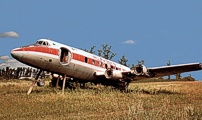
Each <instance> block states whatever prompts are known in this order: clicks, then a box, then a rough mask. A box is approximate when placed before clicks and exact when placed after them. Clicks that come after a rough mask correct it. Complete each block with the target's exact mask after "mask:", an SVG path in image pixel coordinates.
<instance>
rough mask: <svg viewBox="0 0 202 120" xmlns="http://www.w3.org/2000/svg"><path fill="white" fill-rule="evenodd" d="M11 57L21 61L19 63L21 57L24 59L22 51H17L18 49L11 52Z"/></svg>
mask: <svg viewBox="0 0 202 120" xmlns="http://www.w3.org/2000/svg"><path fill="white" fill-rule="evenodd" d="M11 56H12V57H13V58H15V59H16V60H19V61H20V59H21V57H22V53H20V51H16V49H13V50H12V51H11Z"/></svg>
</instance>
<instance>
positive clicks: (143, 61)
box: [136, 60, 146, 65]
mask: <svg viewBox="0 0 202 120" xmlns="http://www.w3.org/2000/svg"><path fill="white" fill-rule="evenodd" d="M136 61H137V62H138V65H143V64H145V63H146V61H145V60H141V61H139V60H136Z"/></svg>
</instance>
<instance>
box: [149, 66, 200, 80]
mask: <svg viewBox="0 0 202 120" xmlns="http://www.w3.org/2000/svg"><path fill="white" fill-rule="evenodd" d="M148 70H149V72H150V73H152V74H154V76H155V77H162V76H167V75H173V74H177V73H183V72H190V71H197V70H202V64H201V63H190V64H180V65H173V66H163V67H155V68H149V69H148Z"/></svg>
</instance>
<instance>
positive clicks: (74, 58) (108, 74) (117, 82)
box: [11, 39, 202, 94]
mask: <svg viewBox="0 0 202 120" xmlns="http://www.w3.org/2000/svg"><path fill="white" fill-rule="evenodd" d="M11 56H12V57H13V58H15V59H16V60H18V61H20V62H22V63H24V64H27V65H29V66H32V67H35V68H38V69H40V71H39V73H38V74H37V76H36V78H35V80H34V82H33V84H32V85H31V87H30V89H29V91H28V92H27V94H30V93H31V91H32V89H33V87H34V85H35V83H36V82H37V85H39V86H43V85H44V83H43V82H41V81H40V80H39V81H38V77H39V75H40V73H41V72H42V71H49V72H51V73H52V75H53V73H54V74H58V77H57V82H56V89H57V86H58V81H59V79H60V75H62V76H63V86H62V90H63V91H64V86H65V84H68V83H69V82H75V83H87V82H92V83H95V84H97V83H101V84H103V85H108V86H114V87H116V88H119V89H122V90H126V89H127V88H128V85H129V83H131V82H132V81H136V80H142V79H148V78H158V77H163V76H168V75H173V74H177V73H183V72H190V71H197V70H201V69H202V64H201V63H189V64H180V65H172V66H162V67H154V68H147V67H146V66H144V65H141V64H138V65H136V66H135V67H134V68H133V69H130V68H129V67H126V66H124V65H121V64H119V63H116V62H114V61H110V60H107V59H105V58H103V57H100V56H97V55H94V54H91V53H88V52H85V51H83V50H80V49H77V48H74V47H70V46H67V45H64V44H61V43H58V42H55V41H52V40H48V39H39V40H37V42H36V43H35V44H31V45H27V46H22V47H18V48H15V49H13V50H12V51H11Z"/></svg>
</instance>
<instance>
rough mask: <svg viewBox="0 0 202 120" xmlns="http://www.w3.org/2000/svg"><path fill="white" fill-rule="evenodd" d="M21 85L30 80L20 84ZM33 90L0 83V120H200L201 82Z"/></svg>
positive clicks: (201, 117) (201, 113)
mask: <svg viewBox="0 0 202 120" xmlns="http://www.w3.org/2000/svg"><path fill="white" fill-rule="evenodd" d="M20 82H22V83H25V82H28V83H29V84H31V81H20ZM94 88H95V86H90V87H88V88H86V89H81V88H78V89H75V90H71V89H65V93H64V95H63V94H62V93H61V90H60V88H59V89H58V90H55V88H52V87H49V86H48V85H46V86H44V87H42V88H41V87H37V86H35V87H34V90H33V92H32V93H31V94H30V95H29V96H28V95H27V94H26V93H27V90H28V89H29V85H24V84H13V85H12V84H9V85H1V82H0V106H1V107H0V119H28V118H32V119H202V92H201V91H202V82H179V83H174V82H172V83H138V84H131V85H130V88H129V91H128V92H127V93H125V92H122V91H120V90H116V89H113V88H106V87H104V86H99V88H98V89H94Z"/></svg>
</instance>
